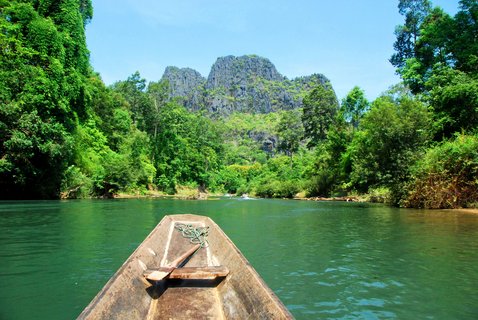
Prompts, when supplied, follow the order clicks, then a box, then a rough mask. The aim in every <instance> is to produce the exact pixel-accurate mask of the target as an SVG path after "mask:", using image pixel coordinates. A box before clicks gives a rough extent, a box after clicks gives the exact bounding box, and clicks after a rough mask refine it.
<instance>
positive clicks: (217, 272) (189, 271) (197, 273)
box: [143, 266, 229, 280]
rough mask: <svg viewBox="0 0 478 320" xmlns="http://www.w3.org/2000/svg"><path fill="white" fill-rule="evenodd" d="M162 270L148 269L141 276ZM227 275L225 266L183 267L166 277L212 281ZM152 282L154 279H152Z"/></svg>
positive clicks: (227, 270)
mask: <svg viewBox="0 0 478 320" xmlns="http://www.w3.org/2000/svg"><path fill="white" fill-rule="evenodd" d="M163 269H168V268H157V269H148V270H146V271H145V272H144V273H143V276H144V277H146V278H147V279H149V278H148V277H149V276H150V275H151V274H152V273H154V272H157V271H159V272H162V270H163ZM228 274H229V269H228V268H227V267H225V266H210V267H183V268H177V269H174V270H173V271H172V272H171V273H170V274H169V276H168V278H169V279H191V280H214V279H216V278H220V277H226V276H227V275H228ZM153 280H154V279H153Z"/></svg>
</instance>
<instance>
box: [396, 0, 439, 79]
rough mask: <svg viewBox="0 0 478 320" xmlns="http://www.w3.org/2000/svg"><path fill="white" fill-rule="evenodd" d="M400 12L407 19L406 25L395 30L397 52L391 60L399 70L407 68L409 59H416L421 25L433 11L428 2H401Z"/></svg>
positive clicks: (399, 4)
mask: <svg viewBox="0 0 478 320" xmlns="http://www.w3.org/2000/svg"><path fill="white" fill-rule="evenodd" d="M398 11H399V13H400V14H401V15H403V16H404V17H405V24H404V25H400V26H398V27H397V28H396V29H395V35H396V37H397V40H396V41H395V43H394V44H393V47H394V49H395V51H396V53H394V54H393V55H392V57H391V59H390V62H391V63H392V65H393V66H395V67H397V68H398V70H400V69H401V68H403V67H404V66H405V62H406V61H407V59H410V58H413V57H415V46H416V44H417V41H418V39H419V37H420V34H421V24H422V23H423V21H424V20H425V18H426V17H427V16H428V14H429V12H430V11H431V3H430V1H428V0H399V2H398Z"/></svg>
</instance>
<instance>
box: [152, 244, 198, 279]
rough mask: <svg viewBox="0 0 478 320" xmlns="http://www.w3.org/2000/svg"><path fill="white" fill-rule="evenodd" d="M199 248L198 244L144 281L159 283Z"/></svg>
mask: <svg viewBox="0 0 478 320" xmlns="http://www.w3.org/2000/svg"><path fill="white" fill-rule="evenodd" d="M200 247H201V245H200V244H197V245H195V246H194V247H192V248H191V249H189V250H188V251H186V252H185V253H183V254H182V255H180V256H179V257H177V258H176V259H175V260H173V261H172V262H170V263H169V264H168V265H167V266H166V267H163V268H161V270H156V271H153V272H151V273H150V274H148V275H147V276H146V279H148V280H152V281H160V280H163V279H164V278H166V277H167V276H168V275H169V274H170V273H171V272H172V271H173V270H174V269H176V268H177V267H178V266H179V265H180V264H181V262H183V261H184V260H186V259H187V258H188V257H189V256H191V255H192V254H194V253H195V252H196V251H197V250H198V249H199V248H200Z"/></svg>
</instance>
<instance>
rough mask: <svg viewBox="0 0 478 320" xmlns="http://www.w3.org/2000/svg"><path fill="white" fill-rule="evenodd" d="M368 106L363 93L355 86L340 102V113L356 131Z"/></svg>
mask: <svg viewBox="0 0 478 320" xmlns="http://www.w3.org/2000/svg"><path fill="white" fill-rule="evenodd" d="M369 106H370V104H369V102H368V100H367V99H366V98H365V93H364V91H363V90H362V89H360V88H359V87H358V86H355V87H353V89H352V90H350V92H349V93H348V94H347V96H346V97H345V98H344V99H343V100H342V105H341V111H342V113H343V115H344V117H345V119H346V120H347V121H348V122H349V123H350V124H351V125H352V127H353V128H354V129H356V128H357V127H358V125H359V123H360V119H361V118H362V117H363V115H364V114H365V112H366V111H367V110H368V108H369Z"/></svg>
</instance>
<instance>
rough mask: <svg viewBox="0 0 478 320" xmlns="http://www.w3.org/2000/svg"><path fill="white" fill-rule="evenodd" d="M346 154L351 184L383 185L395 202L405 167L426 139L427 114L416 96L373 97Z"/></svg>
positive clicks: (361, 187)
mask: <svg viewBox="0 0 478 320" xmlns="http://www.w3.org/2000/svg"><path fill="white" fill-rule="evenodd" d="M359 128H360V130H359V131H358V132H356V134H355V136H354V138H353V141H352V143H351V144H350V146H349V147H348V150H347V151H348V153H349V154H350V159H351V163H352V171H351V174H350V182H351V186H352V187H353V188H355V189H357V190H359V191H367V189H368V188H370V187H378V186H385V187H389V188H391V189H392V191H393V192H394V195H395V199H396V200H397V201H398V199H400V197H401V196H402V194H401V192H402V191H401V186H402V185H403V183H404V182H405V181H407V179H408V178H409V171H408V169H409V167H410V165H411V164H412V163H414V161H415V160H416V159H417V157H419V156H420V154H421V152H422V150H423V147H425V146H426V145H427V143H428V142H429V139H430V128H431V115H430V114H429V112H428V110H427V107H426V106H425V105H424V104H423V103H421V102H420V101H419V100H417V99H410V98H409V97H407V96H405V97H400V98H399V99H394V98H393V96H386V95H385V96H382V97H379V98H377V99H376V100H375V101H374V102H373V104H372V107H371V109H370V111H369V112H368V113H367V114H366V115H365V116H364V118H363V120H362V122H361V124H360V127H359Z"/></svg>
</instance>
